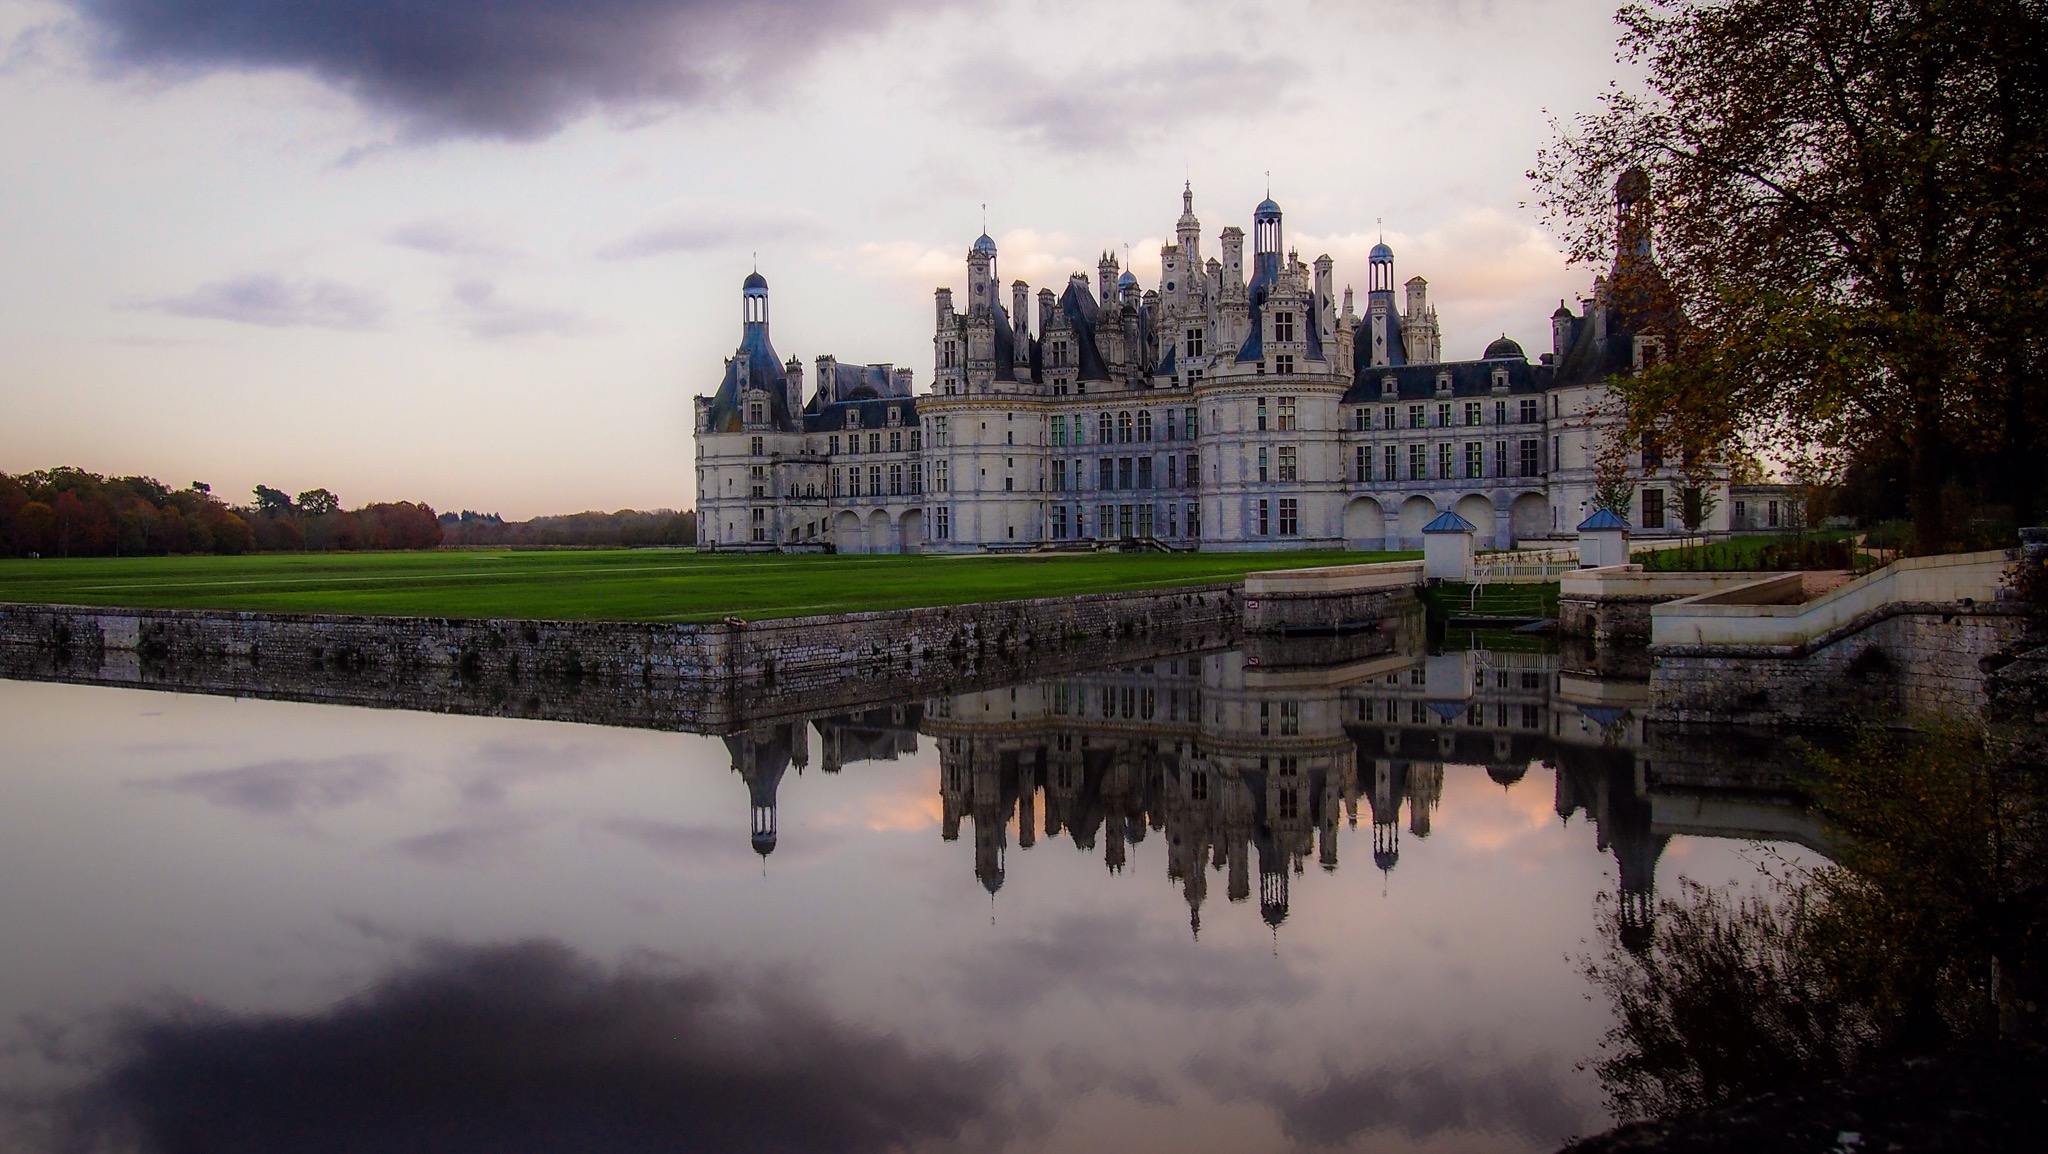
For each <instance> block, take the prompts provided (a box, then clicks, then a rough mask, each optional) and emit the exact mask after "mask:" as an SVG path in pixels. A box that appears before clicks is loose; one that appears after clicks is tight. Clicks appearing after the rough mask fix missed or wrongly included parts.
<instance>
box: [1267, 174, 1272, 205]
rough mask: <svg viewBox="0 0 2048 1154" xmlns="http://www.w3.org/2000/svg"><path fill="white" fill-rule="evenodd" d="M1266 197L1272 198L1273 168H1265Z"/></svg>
mask: <svg viewBox="0 0 2048 1154" xmlns="http://www.w3.org/2000/svg"><path fill="white" fill-rule="evenodd" d="M1266 199H1267V200H1271V199H1273V170H1272V169H1270V168H1269V169H1267V170H1266Z"/></svg>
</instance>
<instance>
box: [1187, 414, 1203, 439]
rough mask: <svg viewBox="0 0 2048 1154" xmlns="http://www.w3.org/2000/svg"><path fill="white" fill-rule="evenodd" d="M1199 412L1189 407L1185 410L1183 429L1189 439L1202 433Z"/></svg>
mask: <svg viewBox="0 0 2048 1154" xmlns="http://www.w3.org/2000/svg"><path fill="white" fill-rule="evenodd" d="M1200 413H1201V410H1199V409H1194V408H1190V409H1188V411H1187V421H1186V422H1185V424H1184V426H1183V431H1184V432H1185V433H1186V434H1187V439H1188V440H1190V441H1192V440H1194V439H1195V438H1196V437H1198V436H1200V435H1201V433H1202V418H1201V416H1200Z"/></svg>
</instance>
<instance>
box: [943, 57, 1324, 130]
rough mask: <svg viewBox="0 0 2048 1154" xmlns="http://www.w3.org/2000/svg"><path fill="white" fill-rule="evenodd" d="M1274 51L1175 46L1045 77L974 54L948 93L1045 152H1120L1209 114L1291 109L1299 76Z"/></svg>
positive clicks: (1010, 61) (1016, 63)
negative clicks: (1142, 57) (1172, 51)
mask: <svg viewBox="0 0 2048 1154" xmlns="http://www.w3.org/2000/svg"><path fill="white" fill-rule="evenodd" d="M1307 79H1308V77H1307V74H1306V73H1305V72H1304V71H1302V69H1301V68H1300V66H1299V65H1298V64H1297V63H1296V62H1294V61H1291V60H1289V59H1287V58H1285V57H1283V56H1278V55H1266V56H1241V55H1232V54H1226V53H1222V52H1184V53H1180V54H1177V55H1172V56H1159V57H1154V58H1152V59H1150V60H1146V61H1140V62H1137V63H1135V64H1132V63H1123V62H1120V63H1117V64H1115V65H1112V66H1105V67H1101V68H1089V67H1083V68H1081V69H1079V70H1076V71H1073V72H1069V73H1066V74H1063V75H1057V76H1055V75H1052V74H1049V73H1046V72H1043V71H1040V70H1038V69H1035V68H1033V67H1032V66H1030V65H1028V64H1026V63H1025V62H1024V61H1023V60H1022V59H1020V58H1018V57H1016V56H1008V57H998V58H995V59H988V58H986V57H983V56H977V57H976V58H975V59H974V60H973V61H971V62H967V63H964V64H962V65H961V66H960V67H959V68H958V69H957V70H955V72H954V74H953V77H952V80H951V83H950V87H951V88H952V90H953V92H954V94H955V96H956V98H957V99H958V100H960V101H961V102H962V103H963V104H965V105H966V106H967V107H969V108H970V109H972V110H974V111H975V113H976V114H977V115H978V116H980V117H981V119H982V120H983V121H985V122H986V123H988V124H991V125H994V126H995V127H997V128H999V129H1002V130H1004V131H1006V132H1009V133H1011V134H1012V135H1014V136H1016V137H1017V138H1019V139H1021V140H1024V141H1026V142H1028V143H1031V144H1035V145H1037V146H1039V147H1042V148H1045V149H1047V150H1049V151H1053V152H1062V153H1076V154H1086V155H1094V154H1101V153H1111V152H1120V151H1123V150H1126V149H1129V148H1131V147H1133V146H1135V145H1138V144H1142V143H1150V142H1153V141H1157V140H1161V139H1164V138H1166V137H1168V136H1170V135H1172V134H1173V133H1174V132H1176V131H1177V130H1179V129H1181V128H1184V127H1186V126H1188V125H1191V124H1195V123H1200V122H1204V121H1210V120H1218V119H1231V118H1242V117H1248V116H1252V115H1261V116H1270V115H1272V114H1273V113H1275V112H1276V111H1278V112H1285V111H1287V110H1289V109H1290V108H1291V107H1293V104H1294V102H1293V100H1292V96H1293V90H1294V89H1295V88H1296V87H1297V86H1299V85H1301V84H1303V83H1305V82H1306V80H1307Z"/></svg>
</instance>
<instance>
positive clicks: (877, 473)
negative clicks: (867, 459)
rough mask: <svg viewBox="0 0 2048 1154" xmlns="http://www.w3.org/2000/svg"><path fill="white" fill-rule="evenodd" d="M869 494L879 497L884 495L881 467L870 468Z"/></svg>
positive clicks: (870, 466)
mask: <svg viewBox="0 0 2048 1154" xmlns="http://www.w3.org/2000/svg"><path fill="white" fill-rule="evenodd" d="M868 492H869V493H872V494H874V495H875V496H877V497H879V496H881V495H882V467H881V466H880V465H869V466H868Z"/></svg>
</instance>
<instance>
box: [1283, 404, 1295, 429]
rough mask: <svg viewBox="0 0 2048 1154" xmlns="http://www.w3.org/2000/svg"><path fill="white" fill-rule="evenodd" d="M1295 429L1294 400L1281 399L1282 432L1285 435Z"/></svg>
mask: <svg viewBox="0 0 2048 1154" xmlns="http://www.w3.org/2000/svg"><path fill="white" fill-rule="evenodd" d="M1294 427H1295V424H1294V398H1293V397H1282V398H1280V431H1281V432H1283V433H1284V432H1286V431H1288V430H1289V429H1292V428H1294Z"/></svg>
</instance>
